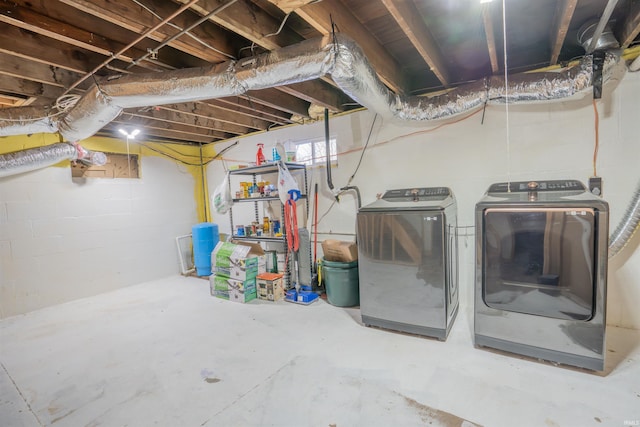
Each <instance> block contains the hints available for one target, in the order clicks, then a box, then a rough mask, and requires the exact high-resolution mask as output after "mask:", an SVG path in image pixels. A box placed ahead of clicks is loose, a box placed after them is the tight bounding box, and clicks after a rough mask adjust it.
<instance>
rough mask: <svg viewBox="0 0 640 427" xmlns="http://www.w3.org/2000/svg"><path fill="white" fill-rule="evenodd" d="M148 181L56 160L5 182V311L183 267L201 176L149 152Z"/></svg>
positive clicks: (0, 219) (0, 311) (0, 184)
mask: <svg viewBox="0 0 640 427" xmlns="http://www.w3.org/2000/svg"><path fill="white" fill-rule="evenodd" d="M141 172H142V178H141V179H96V178H92V179H82V180H73V181H72V179H71V172H70V170H69V169H68V168H60V167H50V168H46V169H41V170H38V171H34V172H30V173H26V174H21V175H16V176H12V177H7V178H1V179H0V258H1V260H2V261H1V264H0V279H1V280H0V318H1V317H8V316H12V315H16V314H21V313H26V312H28V311H32V310H35V309H38V308H42V307H47V306H50V305H55V304H59V303H63V302H66V301H70V300H74V299H78V298H82V297H85V296H90V295H96V294H99V293H102V292H106V291H110V290H114V289H118V288H121V287H124V286H128V285H132V284H136V283H140V282H144V281H148V280H151V279H156V278H159V277H165V276H168V275H171V274H176V273H177V272H179V267H178V255H177V249H176V244H175V237H176V236H178V235H181V234H188V233H190V232H191V226H192V225H193V224H195V223H196V220H197V216H196V207H195V201H194V196H193V194H194V192H193V186H194V179H193V177H192V175H191V174H189V173H187V172H186V171H184V170H182V167H180V166H177V165H176V164H175V163H174V162H173V161H170V160H165V159H162V158H157V157H143V158H142V165H141Z"/></svg>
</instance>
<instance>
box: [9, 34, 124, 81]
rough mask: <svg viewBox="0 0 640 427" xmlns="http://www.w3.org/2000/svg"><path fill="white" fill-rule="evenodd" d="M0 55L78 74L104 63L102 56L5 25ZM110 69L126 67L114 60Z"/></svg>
mask: <svg viewBox="0 0 640 427" xmlns="http://www.w3.org/2000/svg"><path fill="white" fill-rule="evenodd" d="M0 52H5V53H9V54H11V55H15V56H19V57H22V58H24V59H29V60H32V61H36V62H40V63H43V64H47V65H52V66H54V67H58V68H63V69H66V70H70V71H74V72H77V73H85V72H87V71H89V70H91V69H92V68H93V66H94V65H95V64H99V63H100V62H101V61H103V60H104V56H102V55H100V54H97V53H94V52H89V51H87V50H84V49H80V48H76V47H75V46H70V45H69V44H67V43H64V42H61V41H58V40H52V39H50V38H48V37H44V36H42V35H40V34H36V33H32V32H30V31H26V30H22V29H19V28H17V27H14V26H10V25H8V24H2V26H1V27H0ZM113 66H114V67H117V68H124V66H125V64H124V63H123V62H121V61H114V62H113Z"/></svg>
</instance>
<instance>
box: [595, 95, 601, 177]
mask: <svg viewBox="0 0 640 427" xmlns="http://www.w3.org/2000/svg"><path fill="white" fill-rule="evenodd" d="M593 113H594V119H595V120H594V121H595V131H596V141H595V144H594V147H593V176H598V173H597V172H596V161H597V160H598V149H599V148H600V147H599V146H600V141H599V129H598V128H599V127H600V117H599V115H598V106H597V105H596V99H595V98H594V99H593Z"/></svg>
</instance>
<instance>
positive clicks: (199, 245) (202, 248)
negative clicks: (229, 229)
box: [191, 222, 220, 276]
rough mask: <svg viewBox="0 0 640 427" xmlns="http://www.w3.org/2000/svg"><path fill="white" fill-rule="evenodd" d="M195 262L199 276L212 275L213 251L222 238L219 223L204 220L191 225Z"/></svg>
mask: <svg viewBox="0 0 640 427" xmlns="http://www.w3.org/2000/svg"><path fill="white" fill-rule="evenodd" d="M191 238H192V240H193V263H194V264H195V267H196V274H197V275H198V276H210V275H211V252H212V251H213V248H214V247H215V246H216V244H217V243H218V241H219V240H220V233H219V231H218V224H213V223H210V222H202V223H200V224H196V225H194V226H193V227H191Z"/></svg>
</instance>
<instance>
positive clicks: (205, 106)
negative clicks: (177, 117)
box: [158, 101, 270, 131]
mask: <svg viewBox="0 0 640 427" xmlns="http://www.w3.org/2000/svg"><path fill="white" fill-rule="evenodd" d="M210 102H211V101H207V102H186V103H183V104H169V105H163V106H160V107H158V108H159V109H161V110H169V111H173V112H175V113H178V114H189V115H192V116H195V117H200V118H203V119H205V118H206V119H208V118H215V119H216V120H219V121H222V122H226V123H229V124H238V125H240V126H242V127H244V128H246V129H247V131H248V130H250V129H251V130H265V129H267V128H268V127H269V125H270V123H269V122H267V121H265V120H259V119H256V118H253V117H250V116H247V115H245V114H243V113H240V112H237V111H230V110H228V109H225V108H220V107H217V106H214V105H211V104H210Z"/></svg>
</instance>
